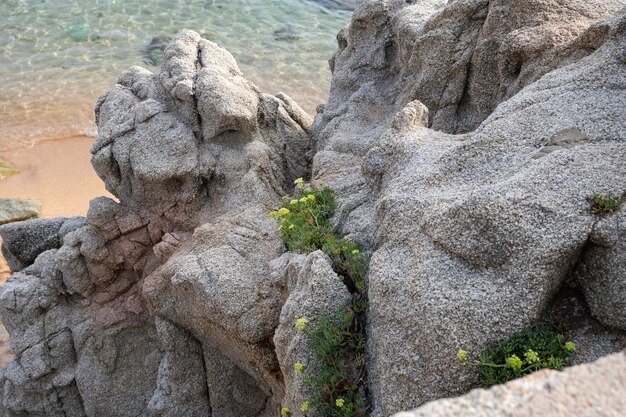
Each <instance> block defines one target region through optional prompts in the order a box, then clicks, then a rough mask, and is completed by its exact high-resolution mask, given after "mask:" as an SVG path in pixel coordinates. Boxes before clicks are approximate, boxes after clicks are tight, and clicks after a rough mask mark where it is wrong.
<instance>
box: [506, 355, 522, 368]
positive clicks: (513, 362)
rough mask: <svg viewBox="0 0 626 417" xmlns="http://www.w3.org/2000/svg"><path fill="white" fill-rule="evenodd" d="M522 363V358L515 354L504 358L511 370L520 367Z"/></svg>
mask: <svg viewBox="0 0 626 417" xmlns="http://www.w3.org/2000/svg"><path fill="white" fill-rule="evenodd" d="M523 364H524V362H522V360H521V359H520V358H519V357H518V356H517V355H512V356H509V357H508V358H506V365H507V366H508V367H509V368H511V369H513V370H516V369H517V370H519V369H522V365H523Z"/></svg>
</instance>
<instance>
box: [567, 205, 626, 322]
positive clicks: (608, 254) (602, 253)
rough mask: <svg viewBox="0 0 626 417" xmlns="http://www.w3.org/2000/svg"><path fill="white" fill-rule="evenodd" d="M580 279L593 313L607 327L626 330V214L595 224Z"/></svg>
mask: <svg viewBox="0 0 626 417" xmlns="http://www.w3.org/2000/svg"><path fill="white" fill-rule="evenodd" d="M577 278H578V281H579V282H580V285H581V287H582V288H583V290H584V292H585V298H586V299H587V302H588V303H589V307H590V308H591V312H592V314H593V315H594V316H595V317H598V319H599V320H600V321H602V323H603V324H605V325H606V326H610V327H615V328H618V329H626V296H625V295H626V211H624V210H623V209H622V210H618V211H617V212H616V213H615V214H614V215H608V216H604V217H603V218H602V219H601V220H599V221H598V222H596V223H595V224H594V225H593V229H592V230H591V234H590V236H589V242H588V246H587V248H586V250H585V255H584V257H583V259H582V262H581V263H580V265H579V268H578V270H577Z"/></svg>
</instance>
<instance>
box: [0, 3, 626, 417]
mask: <svg viewBox="0 0 626 417" xmlns="http://www.w3.org/2000/svg"><path fill="white" fill-rule="evenodd" d="M624 5H625V2H623V1H617V0H604V1H601V0H591V1H585V2H583V1H579V0H560V1H527V2H513V1H510V0H509V1H505V0H497V1H486V0H456V1H451V2H448V1H445V0H427V1H421V2H411V1H408V2H407V1H405V0H388V1H365V2H363V3H362V5H361V6H359V7H358V8H357V9H356V10H355V13H354V16H353V19H352V22H351V24H350V25H349V26H347V27H346V28H345V29H344V30H342V31H341V32H340V34H339V35H338V44H339V49H338V51H337V53H336V54H335V56H334V57H333V59H332V60H331V62H330V64H331V68H332V69H333V84H332V89H331V95H330V98H329V102H328V103H327V104H326V105H325V106H320V108H319V113H318V115H317V117H316V119H315V123H314V124H313V125H312V126H311V120H310V118H309V117H308V116H307V115H306V113H304V112H303V111H302V110H301V109H300V108H299V107H298V106H297V104H295V103H294V102H293V100H291V99H290V98H289V97H287V96H285V95H283V94H277V95H276V96H270V95H267V94H263V93H262V92H260V91H259V90H258V89H257V88H256V87H255V86H254V85H253V84H251V83H250V82H248V81H246V80H245V78H244V77H243V75H242V74H241V72H240V70H239V69H238V67H237V64H236V62H235V60H234V59H233V57H232V56H231V55H230V54H229V53H228V52H227V51H225V50H223V49H221V48H219V47H218V46H216V45H215V44H213V43H211V42H209V41H206V40H202V39H201V38H200V37H199V36H198V35H197V34H196V33H194V32H190V31H185V32H182V33H181V34H179V35H177V36H176V37H175V38H174V39H173V40H172V42H171V43H170V44H169V45H168V47H167V49H166V50H165V53H164V56H165V59H164V61H163V65H162V68H161V71H160V72H158V73H157V74H152V73H150V72H148V71H146V70H144V69H141V68H137V67H134V68H131V69H129V70H128V71H126V72H125V73H123V74H122V75H121V76H120V78H119V80H118V83H117V84H116V85H115V86H114V87H113V88H112V89H111V90H109V91H108V92H107V93H106V94H105V95H103V96H102V97H101V98H100V99H99V101H98V103H97V105H96V120H97V123H98V127H99V134H98V137H97V138H96V141H95V142H94V145H93V148H92V154H93V158H92V162H93V165H94V168H95V169H96V171H97V173H98V175H99V176H100V177H101V178H102V179H103V180H104V182H105V184H106V187H107V189H109V190H110V191H111V192H112V193H113V194H114V195H115V196H116V197H117V198H118V199H119V202H116V201H114V200H112V199H107V198H98V199H95V200H93V201H92V203H91V205H90V209H89V212H88V214H87V216H86V218H85V219H84V220H79V221H76V222H74V223H73V225H74V226H72V227H69V226H68V227H67V228H65V223H63V226H62V227H61V228H60V229H58V232H56V233H57V235H58V236H59V243H60V245H58V246H56V247H53V246H51V247H45V248H41V249H37V250H34V252H33V253H36V254H39V256H38V257H37V258H36V259H35V260H34V262H32V261H31V260H30V258H29V261H27V262H25V263H24V269H22V270H21V271H19V272H16V273H15V274H14V275H13V276H12V277H11V278H10V279H9V280H8V281H7V283H6V284H4V285H3V286H1V287H0V317H1V318H2V321H3V322H4V323H5V325H6V326H7V329H8V331H9V333H10V334H11V348H12V350H13V351H14V353H15V354H16V356H17V358H16V360H15V361H13V362H12V363H11V364H10V365H9V366H8V367H7V368H6V369H5V370H2V371H0V386H2V389H3V395H2V398H3V400H2V406H1V407H3V408H4V409H3V410H2V412H3V413H4V415H7V416H10V417H22V416H25V415H27V416H44V415H45V416H57V415H59V416H61V415H76V416H82V415H87V416H100V415H106V416H145V417H148V416H168V415H181V414H188V415H204V414H205V413H206V412H207V410H209V409H210V412H211V415H212V416H213V417H235V416H237V417H239V416H244V417H248V416H263V417H265V416H267V417H269V416H274V415H277V414H278V412H279V409H280V407H281V406H285V405H287V406H289V408H290V409H291V410H292V412H293V413H294V415H295V416H296V415H297V416H298V417H300V416H299V412H298V411H297V410H298V408H299V403H300V402H301V401H302V400H303V399H306V398H307V391H306V388H305V387H303V386H302V384H301V381H300V380H299V379H298V377H297V376H295V375H294V371H293V364H294V362H295V361H301V362H303V363H306V365H307V366H311V367H312V368H313V367H314V366H315V365H314V364H312V363H310V362H311V353H310V352H309V351H308V349H307V347H306V343H305V340H304V339H305V338H304V335H303V334H302V333H298V332H296V331H295V329H294V328H293V322H294V320H295V318H297V317H299V316H306V317H307V318H309V317H308V316H311V317H310V320H311V322H312V323H314V322H315V320H316V318H317V317H319V315H320V314H323V313H324V312H331V313H332V311H333V310H334V309H335V308H336V306H337V305H339V304H341V303H342V302H343V301H344V300H345V299H346V298H347V297H348V294H347V292H346V290H345V288H344V287H343V286H342V284H341V283H340V282H339V281H338V280H337V279H336V276H335V274H334V273H333V272H332V270H331V268H330V266H329V262H328V259H327V258H326V257H325V256H324V255H323V254H321V253H313V254H310V255H309V256H303V255H294V254H284V250H285V249H284V246H283V244H282V242H281V240H280V238H279V235H278V232H277V231H276V223H275V221H274V220H273V219H271V218H270V217H269V216H268V212H269V211H270V210H271V209H273V208H276V207H277V206H278V205H279V204H280V197H281V196H283V195H285V194H288V193H291V192H292V191H293V189H292V187H293V180H294V179H295V178H297V177H303V176H304V177H310V176H311V175H310V174H312V178H313V182H314V183H316V184H319V183H320V182H324V183H326V184H328V185H330V186H331V187H332V188H333V189H334V190H335V192H336V196H337V198H338V200H339V202H340V203H341V206H340V208H339V210H338V212H337V213H336V216H335V218H334V222H335V224H336V225H337V230H338V231H339V232H340V233H342V234H344V235H347V237H348V238H350V239H353V240H355V241H358V242H360V243H362V244H363V245H365V246H366V247H367V248H369V249H371V250H372V252H373V256H372V260H371V265H370V271H369V275H368V283H369V298H370V310H369V314H368V317H367V319H368V335H367V336H368V346H367V349H368V351H367V353H368V357H367V365H368V377H369V392H370V394H371V398H370V401H371V406H372V411H373V413H372V416H373V417H382V416H388V415H391V414H393V413H395V412H398V411H401V410H403V409H404V410H406V409H410V408H414V407H417V406H419V405H421V404H423V403H424V402H426V401H429V400H432V399H437V398H442V397H447V396H452V395H457V394H462V393H464V392H466V391H467V390H469V389H470V388H472V387H475V386H476V384H477V379H478V378H477V377H478V375H477V371H476V370H475V369H473V368H468V367H462V366H461V364H460V363H459V362H458V361H457V359H456V357H455V353H456V351H457V350H458V349H459V348H464V349H466V350H468V351H470V352H475V353H478V352H480V351H481V350H482V349H484V348H486V347H488V346H490V345H492V344H493V343H494V342H496V341H497V340H499V339H502V338H504V337H507V336H509V335H511V334H512V333H514V332H516V331H518V330H520V329H521V328H523V327H524V326H526V325H528V324H531V323H533V322H536V321H538V320H541V319H551V320H556V321H559V322H561V323H564V324H565V325H566V326H565V329H566V331H567V333H568V334H567V336H568V338H571V339H572V340H574V341H575V342H576V343H577V344H578V345H579V352H580V353H581V355H580V357H579V359H578V360H579V361H589V360H594V359H597V358H598V357H599V356H602V355H605V354H607V353H610V352H614V351H616V350H619V349H622V348H623V346H624V344H625V341H626V338H625V336H624V335H625V333H624V331H625V330H626V328H625V327H624V321H625V320H624V316H623V311H624V299H625V297H624V280H623V278H624V269H623V268H624V246H623V242H624V236H625V233H626V224H625V222H624V214H623V211H618V212H617V213H614V214H612V215H606V216H596V215H593V214H591V213H590V210H589V208H590V207H589V203H588V202H587V201H586V197H587V196H589V195H590V194H591V193H593V192H612V193H614V194H619V193H621V192H623V190H624V184H626V145H625V141H626V131H625V130H624V128H623V127H624V123H625V115H624V112H623V109H624V108H625V105H626V71H625V68H626V67H625V66H626V58H625V57H626V50H625V49H624V44H625V42H626V10H622V11H619V10H620V8H622V7H623V6H624ZM611 14H614V16H612V17H611ZM621 210H623V209H621ZM46 224H47V223H46ZM64 228H65V229H64ZM24 230H26V229H24ZM22 234H23V235H24V236H26V232H25V231H24V232H19V234H18V235H17V236H16V237H15V238H14V239H12V242H13V243H10V244H9V245H8V247H9V248H13V247H16V248H17V247H18V246H17V244H16V243H15V242H18V241H19V239H20V236H22ZM5 246H6V245H5ZM27 249H30V247H27V248H22V249H20V250H19V251H18V250H17V249H15V250H14V252H16V253H18V254H22V253H23V254H26V253H27ZM45 249H48V250H45ZM12 250H13V249H12ZM42 250H45V251H43V252H41V251H42ZM36 254H35V255H33V256H36ZM568 317H569V319H568ZM2 381H4V383H2Z"/></svg>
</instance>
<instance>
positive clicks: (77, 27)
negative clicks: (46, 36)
mask: <svg viewBox="0 0 626 417" xmlns="http://www.w3.org/2000/svg"><path fill="white" fill-rule="evenodd" d="M65 32H66V33H67V34H68V35H69V37H70V38H72V40H73V41H74V42H85V41H88V40H89V35H91V26H89V23H87V22H80V23H74V24H72V25H69V26H68V27H66V28H65Z"/></svg>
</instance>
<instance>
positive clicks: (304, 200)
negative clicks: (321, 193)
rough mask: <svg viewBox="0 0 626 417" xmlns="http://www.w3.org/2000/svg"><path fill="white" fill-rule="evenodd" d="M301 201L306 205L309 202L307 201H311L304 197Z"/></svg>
mask: <svg viewBox="0 0 626 417" xmlns="http://www.w3.org/2000/svg"><path fill="white" fill-rule="evenodd" d="M299 201H300V202H301V203H306V202H307V201H309V200H308V199H307V198H306V197H302V198H301V199H300V200H299Z"/></svg>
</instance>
